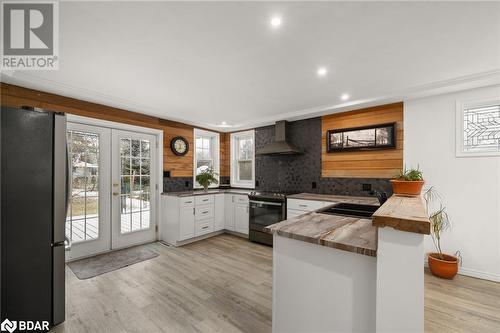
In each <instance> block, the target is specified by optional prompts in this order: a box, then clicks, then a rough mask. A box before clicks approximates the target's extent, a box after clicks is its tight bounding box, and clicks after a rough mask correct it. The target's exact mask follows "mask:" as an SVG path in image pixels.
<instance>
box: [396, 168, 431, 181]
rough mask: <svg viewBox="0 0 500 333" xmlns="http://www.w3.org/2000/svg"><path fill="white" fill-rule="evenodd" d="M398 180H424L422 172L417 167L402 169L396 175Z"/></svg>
mask: <svg viewBox="0 0 500 333" xmlns="http://www.w3.org/2000/svg"><path fill="white" fill-rule="evenodd" d="M396 179H397V180H405V181H421V180H424V176H423V174H422V171H420V170H419V168H418V167H417V168H416V169H406V166H405V168H404V169H401V171H400V172H399V173H398V174H397V175H396Z"/></svg>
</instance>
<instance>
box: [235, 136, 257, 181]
mask: <svg viewBox="0 0 500 333" xmlns="http://www.w3.org/2000/svg"><path fill="white" fill-rule="evenodd" d="M231 186H235V187H248V188H254V187H255V132H254V131H253V130H251V131H246V132H238V133H231Z"/></svg>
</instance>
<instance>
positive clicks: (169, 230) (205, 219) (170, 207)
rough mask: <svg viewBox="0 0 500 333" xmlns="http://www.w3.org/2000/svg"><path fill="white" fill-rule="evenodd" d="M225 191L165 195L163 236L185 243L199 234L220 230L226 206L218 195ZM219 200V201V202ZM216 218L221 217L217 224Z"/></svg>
mask: <svg viewBox="0 0 500 333" xmlns="http://www.w3.org/2000/svg"><path fill="white" fill-rule="evenodd" d="M216 196H217V197H221V196H222V197H223V196H224V195H223V194H216V195H214V194H206V195H196V196H188V197H177V196H169V195H164V196H162V209H163V215H164V218H163V221H162V225H161V239H162V240H164V241H166V242H167V243H169V244H173V245H178V243H179V242H182V243H183V244H184V243H186V242H189V240H191V239H192V240H196V239H198V237H200V236H204V235H207V234H210V233H212V232H214V231H220V230H222V228H220V225H221V222H220V221H221V219H223V217H221V216H223V215H224V211H223V210H224V207H223V206H221V205H220V202H219V200H220V199H217V200H216V198H215V197H216ZM216 202H217V203H218V204H217V205H216ZM216 218H217V219H218V220H217V221H218V222H217V223H218V225H217V227H216V222H215V221H216Z"/></svg>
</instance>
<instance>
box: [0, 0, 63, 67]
mask: <svg viewBox="0 0 500 333" xmlns="http://www.w3.org/2000/svg"><path fill="white" fill-rule="evenodd" d="M1 8H2V14H1V16H2V21H3V23H2V43H1V45H2V54H1V56H2V62H1V69H4V70H6V69H8V70H54V69H58V51H59V50H58V37H59V36H58V32H59V31H58V29H59V24H58V21H59V20H58V13H59V11H58V3H57V2H56V1H19V0H18V1H3V2H2V6H1Z"/></svg>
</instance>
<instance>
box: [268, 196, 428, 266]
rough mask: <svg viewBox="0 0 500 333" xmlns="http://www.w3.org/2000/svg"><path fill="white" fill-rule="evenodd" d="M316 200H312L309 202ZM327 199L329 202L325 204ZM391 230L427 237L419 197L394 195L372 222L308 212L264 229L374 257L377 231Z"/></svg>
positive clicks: (371, 201) (356, 199)
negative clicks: (383, 228)
mask: <svg viewBox="0 0 500 333" xmlns="http://www.w3.org/2000/svg"><path fill="white" fill-rule="evenodd" d="M313 197H314V198H316V199H312V198H313ZM325 197H329V199H330V200H326V199H325ZM288 198H290V199H303V200H321V201H332V202H350V203H358V204H375V203H378V200H377V199H376V198H372V197H366V198H364V197H347V196H329V195H317V194H308V193H301V194H297V195H292V196H289V197H288ZM378 227H392V228H394V229H396V230H401V231H405V232H414V233H419V234H426V235H428V234H429V233H430V221H429V218H428V217H427V211H426V209H425V204H424V202H423V200H422V198H421V197H406V196H397V195H393V196H392V197H390V198H389V199H388V200H387V201H386V202H385V203H384V204H383V205H382V206H381V207H380V208H379V209H378V210H377V211H376V212H375V213H374V214H373V216H372V219H367V218H358V217H348V216H340V215H329V214H321V213H317V212H309V213H305V214H304V215H301V216H298V217H295V218H291V219H288V220H285V221H282V222H279V223H276V224H273V225H271V226H268V227H266V228H264V231H265V232H267V233H270V234H276V235H279V236H282V237H287V238H292V239H297V240H302V241H304V242H309V243H313V244H318V245H323V246H327V247H332V248H336V249H340V250H345V251H350V252H354V253H359V254H363V255H367V256H372V257H376V256H377V228H378Z"/></svg>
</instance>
